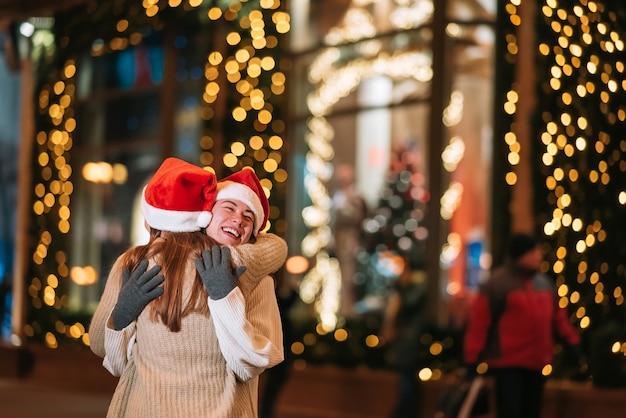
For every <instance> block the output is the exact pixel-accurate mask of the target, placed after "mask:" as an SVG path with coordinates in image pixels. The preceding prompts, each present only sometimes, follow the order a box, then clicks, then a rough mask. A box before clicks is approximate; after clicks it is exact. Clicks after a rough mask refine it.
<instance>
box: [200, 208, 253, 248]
mask: <svg viewBox="0 0 626 418" xmlns="http://www.w3.org/2000/svg"><path fill="white" fill-rule="evenodd" d="M211 212H212V213H213V217H212V218H211V222H210V223H209V225H208V226H207V227H206V234H207V235H208V236H210V237H211V238H213V239H214V240H215V241H217V242H218V243H219V244H221V245H229V246H237V245H241V244H246V243H247V242H248V241H250V237H251V236H252V231H253V230H254V212H253V211H252V210H251V209H250V207H249V206H248V205H246V204H245V203H243V202H242V201H240V200H235V199H223V200H218V201H217V202H215V205H214V206H213V209H212V211H211Z"/></svg>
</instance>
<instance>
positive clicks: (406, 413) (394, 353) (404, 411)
mask: <svg viewBox="0 0 626 418" xmlns="http://www.w3.org/2000/svg"><path fill="white" fill-rule="evenodd" d="M390 259H391V260H392V264H393V265H395V266H397V267H396V268H397V270H398V271H399V272H400V274H399V276H398V279H397V280H396V281H395V282H394V286H393V288H392V289H391V293H390V295H389V299H388V301H387V304H386V306H385V311H384V315H383V323H382V327H381V332H380V335H381V337H382V339H383V341H384V342H385V343H388V344H389V353H388V356H389V357H388V363H389V364H390V365H391V366H392V367H393V369H394V370H395V371H396V373H397V375H398V396H397V398H396V404H395V406H394V410H393V412H392V415H391V418H417V417H419V416H420V414H419V397H420V390H419V389H420V388H419V385H420V382H419V379H418V376H417V373H418V370H419V365H420V337H421V336H422V333H423V328H424V322H425V314H426V302H427V295H428V292H427V285H426V276H425V272H424V271H423V270H417V271H411V269H410V267H409V262H408V260H407V259H406V258H404V257H402V256H399V255H393V256H391V257H390Z"/></svg>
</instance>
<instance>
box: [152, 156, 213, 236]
mask: <svg viewBox="0 0 626 418" xmlns="http://www.w3.org/2000/svg"><path fill="white" fill-rule="evenodd" d="M216 193H217V179H216V177H215V174H214V173H212V172H210V171H207V170H204V169H202V168H201V167H198V166H196V165H193V164H190V163H187V162H185V161H183V160H179V159H178V158H173V157H170V158H167V159H166V160H165V161H163V164H161V166H160V167H159V168H158V170H157V171H156V172H155V173H154V176H152V178H151V179H150V181H149V182H148V184H147V185H146V187H145V188H144V190H143V196H142V199H141V213H142V215H143V216H144V218H145V220H146V222H147V223H148V225H150V226H151V227H152V228H155V229H159V230H161V231H171V232H193V231H199V230H200V228H205V227H206V226H207V225H208V224H209V222H210V221H211V217H212V213H211V212H208V211H205V210H203V208H205V207H207V204H208V202H210V204H211V205H212V204H213V202H215V195H216Z"/></svg>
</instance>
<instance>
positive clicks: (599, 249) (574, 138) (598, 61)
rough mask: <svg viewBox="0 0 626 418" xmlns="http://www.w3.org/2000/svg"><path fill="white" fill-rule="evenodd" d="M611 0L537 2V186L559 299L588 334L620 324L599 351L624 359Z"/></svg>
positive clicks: (624, 168) (625, 252)
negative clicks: (539, 72)
mask: <svg viewBox="0 0 626 418" xmlns="http://www.w3.org/2000/svg"><path fill="white" fill-rule="evenodd" d="M610 4H611V3H610V2H594V1H588V0H578V1H569V2H557V1H555V0H546V1H545V2H543V4H542V6H541V7H540V10H539V24H540V27H541V28H542V29H543V30H542V31H541V32H540V33H541V36H540V37H538V38H539V42H538V45H537V52H538V56H539V57H540V58H541V61H542V67H543V68H545V73H543V74H542V77H541V79H540V80H539V81H540V83H539V86H538V87H539V88H540V89H541V90H540V94H542V95H543V97H544V98H545V103H544V106H542V109H541V112H540V115H539V116H540V121H539V122H538V124H537V126H536V129H537V132H536V135H535V137H536V138H540V142H539V143H538V149H537V151H536V153H535V156H536V157H535V158H536V161H537V169H538V170H537V171H538V172H540V173H541V175H540V178H539V179H538V181H537V182H536V184H535V189H536V190H538V191H544V193H545V194H544V196H546V198H545V201H542V202H541V209H540V210H539V215H540V220H541V227H542V229H543V233H544V234H545V236H546V237H547V238H548V240H549V241H550V251H549V252H548V253H549V258H548V264H549V270H550V271H551V272H552V273H553V274H554V275H555V276H556V277H557V285H558V294H559V297H560V299H559V305H560V306H561V307H568V306H570V308H571V309H570V311H571V312H573V316H572V319H573V320H575V321H576V322H577V323H578V326H579V327H580V328H581V329H582V330H587V331H588V332H586V334H587V335H588V338H589V340H590V341H591V340H593V339H594V335H596V334H595V332H596V331H599V330H601V329H602V326H604V325H606V318H607V316H608V317H610V318H612V320H613V321H617V323H618V324H619V325H618V329H621V331H620V332H619V335H615V336H614V339H613V340H612V341H610V342H609V345H610V347H604V348H602V352H603V354H600V355H602V356H610V355H611V353H613V354H615V355H616V356H617V357H622V358H623V356H624V355H626V335H625V333H624V328H623V327H624V289H625V287H626V265H625V264H624V260H626V249H625V247H624V244H623V242H624V240H623V236H624V228H623V219H624V217H625V216H626V191H625V188H624V176H625V173H626V140H625V139H624V131H625V129H626V124H625V123H624V122H625V121H626V93H625V92H626V77H625V75H624V72H625V61H624V39H623V36H624V33H625V27H624V19H623V18H624V12H626V9H625V8H624V6H623V5H621V6H618V7H610V6H609V5H610ZM620 7H621V18H620V14H618V12H619V9H620ZM542 100H544V99H542Z"/></svg>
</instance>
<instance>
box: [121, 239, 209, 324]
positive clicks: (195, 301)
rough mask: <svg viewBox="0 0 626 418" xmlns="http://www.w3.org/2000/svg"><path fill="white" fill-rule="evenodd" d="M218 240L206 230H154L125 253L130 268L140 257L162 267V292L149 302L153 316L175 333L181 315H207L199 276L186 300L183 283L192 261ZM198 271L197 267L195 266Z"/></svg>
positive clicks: (126, 262)
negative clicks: (193, 313)
mask: <svg viewBox="0 0 626 418" xmlns="http://www.w3.org/2000/svg"><path fill="white" fill-rule="evenodd" d="M215 244H216V243H215V241H214V240H213V239H211V238H210V237H209V236H208V235H206V234H205V233H203V232H199V231H198V232H167V233H163V232H162V231H158V230H155V229H152V230H151V231H150V241H149V242H148V244H146V245H140V246H137V247H133V248H131V249H129V250H128V251H126V252H125V253H124V254H123V256H122V257H123V259H122V266H123V268H124V269H128V270H130V271H132V270H134V269H136V268H137V266H138V265H139V263H140V262H141V260H145V259H153V260H154V261H155V262H156V263H157V264H158V265H160V266H161V274H162V275H163V277H165V281H164V282H163V289H164V292H163V295H162V296H161V297H158V298H156V299H155V300H153V301H152V302H150V303H149V304H148V306H147V308H148V309H150V318H151V319H152V320H153V321H161V322H163V324H164V325H165V326H166V327H168V328H169V329H170V331H172V332H178V331H180V328H181V322H182V318H183V317H185V316H186V315H189V314H190V313H192V312H198V313H200V314H208V313H209V306H208V303H207V298H208V294H207V292H206V289H205V288H204V285H203V283H202V280H201V279H200V276H199V275H198V273H197V272H195V274H194V278H193V285H192V289H191V294H190V297H189V300H186V301H184V300H183V285H184V283H185V280H188V279H189V278H188V277H186V274H187V265H188V263H189V262H190V260H193V259H196V258H200V257H201V256H202V255H201V253H202V250H204V249H208V248H211V246H213V245H215ZM194 271H195V269H194Z"/></svg>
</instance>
